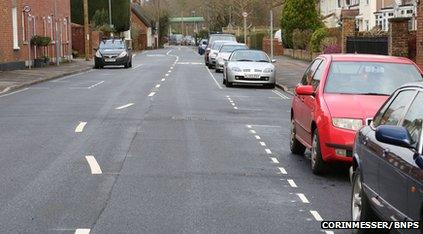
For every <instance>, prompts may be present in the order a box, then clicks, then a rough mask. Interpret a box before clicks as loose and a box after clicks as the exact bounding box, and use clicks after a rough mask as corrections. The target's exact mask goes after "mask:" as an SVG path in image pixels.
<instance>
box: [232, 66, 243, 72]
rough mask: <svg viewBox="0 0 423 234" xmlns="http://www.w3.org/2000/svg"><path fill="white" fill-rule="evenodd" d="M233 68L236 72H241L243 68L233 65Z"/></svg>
mask: <svg viewBox="0 0 423 234" xmlns="http://www.w3.org/2000/svg"><path fill="white" fill-rule="evenodd" d="M231 70H232V71H234V72H241V69H240V68H239V67H231Z"/></svg>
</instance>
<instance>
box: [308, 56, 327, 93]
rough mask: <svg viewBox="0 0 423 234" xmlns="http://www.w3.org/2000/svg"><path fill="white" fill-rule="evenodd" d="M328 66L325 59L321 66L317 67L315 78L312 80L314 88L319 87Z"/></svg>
mask: <svg viewBox="0 0 423 234" xmlns="http://www.w3.org/2000/svg"><path fill="white" fill-rule="evenodd" d="M325 68H326V61H323V62H322V63H320V66H319V68H317V70H316V73H315V74H314V76H313V80H312V81H311V85H313V87H314V89H317V87H318V86H319V84H320V81H321V80H322V76H323V71H324V70H325Z"/></svg>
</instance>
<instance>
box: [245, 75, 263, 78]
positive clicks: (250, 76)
mask: <svg viewBox="0 0 423 234" xmlns="http://www.w3.org/2000/svg"><path fill="white" fill-rule="evenodd" d="M245 78H247V79H258V78H260V75H259V74H245Z"/></svg>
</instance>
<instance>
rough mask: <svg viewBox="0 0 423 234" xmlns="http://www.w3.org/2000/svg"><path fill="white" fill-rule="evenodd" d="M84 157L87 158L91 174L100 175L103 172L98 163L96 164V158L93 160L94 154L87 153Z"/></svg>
mask: <svg viewBox="0 0 423 234" xmlns="http://www.w3.org/2000/svg"><path fill="white" fill-rule="evenodd" d="M85 159H86V160H87V162H88V165H89V166H90V169H91V174H93V175H100V174H102V173H103V172H102V171H101V168H100V165H98V163H97V160H95V158H94V156H92V155H87V156H85Z"/></svg>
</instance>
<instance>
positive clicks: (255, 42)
mask: <svg viewBox="0 0 423 234" xmlns="http://www.w3.org/2000/svg"><path fill="white" fill-rule="evenodd" d="M266 36H267V33H256V34H251V35H250V42H251V45H250V47H251V49H256V50H262V49H263V38H264V37H266Z"/></svg>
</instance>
